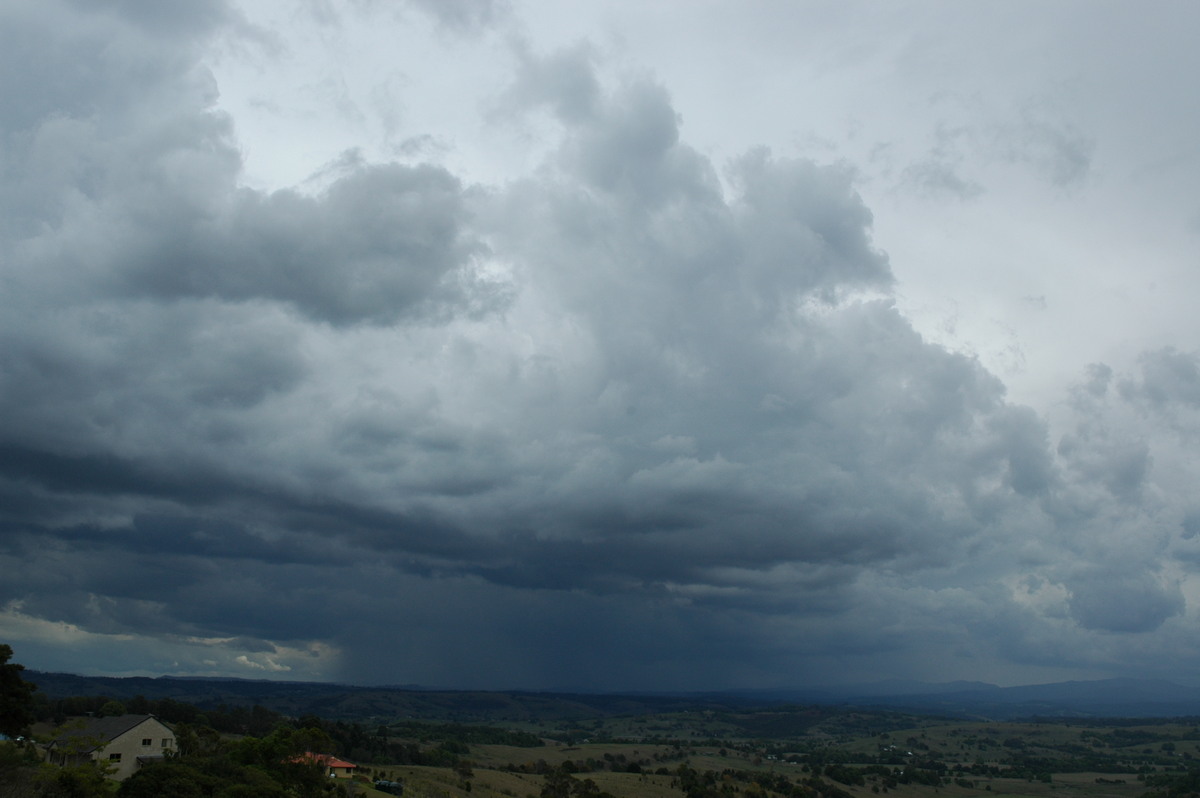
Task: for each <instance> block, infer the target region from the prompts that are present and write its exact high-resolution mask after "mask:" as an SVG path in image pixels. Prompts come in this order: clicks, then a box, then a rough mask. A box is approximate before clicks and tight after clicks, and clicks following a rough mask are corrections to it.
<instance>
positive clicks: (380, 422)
mask: <svg viewBox="0 0 1200 798" xmlns="http://www.w3.org/2000/svg"><path fill="white" fill-rule="evenodd" d="M1197 30H1200V5H1197V4H1194V3H1184V2H1174V3H1168V2H1157V3H1154V2H1151V3H1138V4H1132V3H1123V4H1119V3H1096V2H1092V0H1086V1H1084V0H1079V1H1078V2H1067V1H1064V2H1056V3H1045V2H1042V1H1041V0H1038V2H1011V1H1010V0H1004V2H986V1H985V2H974V3H951V2H940V3H925V2H897V3H876V2H842V1H840V0H839V2H791V1H790V0H789V1H788V2H783V1H782V0H779V1H775V0H761V1H760V2H753V3H729V2H723V3H719V2H696V1H695V0H687V2H685V1H684V0H664V2H656V3H644V2H632V1H630V0H623V1H622V2H612V1H603V0H595V1H589V2H587V3H561V2H551V1H550V0H538V1H537V2H533V1H532V0H531V1H529V2H524V1H521V0H513V1H512V2H499V1H497V2H489V1H488V0H409V2H399V1H398V0H397V2H384V1H383V0H379V1H378V2H372V1H371V0H354V1H351V0H346V2H334V0H307V1H305V0H271V1H270V2H267V1H266V0H243V1H242V2H240V3H238V2H230V3H226V2H218V1H217V0H203V1H202V0H190V1H189V2H187V3H160V2H154V0H108V1H107V2H96V1H95V0H7V2H4V3H3V4H0V136H2V138H0V170H2V173H0V575H2V576H0V640H3V641H4V642H7V643H9V644H11V645H12V646H13V648H14V651H15V657H14V659H16V660H17V661H19V662H22V663H24V664H25V665H27V666H28V667H31V668H36V669H44V670H63V671H72V672H82V673H97V674H114V675H134V674H137V675H145V674H148V675H159V674H179V675H188V674H197V675H232V676H246V677H270V678H285V679H310V680H332V681H342V682H353V683H363V684H379V683H385V684H402V683H410V684H411V683H417V684H424V685H430V686H451V687H482V688H510V687H511V688H533V689H563V688H569V689H603V690H621V689H638V690H655V689H669V690H692V689H716V688H730V687H775V686H803V685H809V684H832V683H844V682H856V681H872V680H878V679H883V678H892V677H896V678H917V679H925V680H930V681H941V680H950V679H979V680H985V681H992V682H996V683H1000V684H1019V683H1031V682H1047V681H1057V680H1063V679H1087V678H1103V677H1108V676H1115V675H1144V676H1155V677H1164V678H1169V679H1174V680H1177V681H1180V682H1184V683H1192V684H1194V683H1196V677H1195V676H1194V674H1195V673H1197V672H1198V668H1200V499H1198V498H1196V497H1195V495H1194V486H1195V484H1196V482H1197V478H1198V477H1200V462H1198V461H1197V459H1196V456H1195V454H1194V453H1195V452H1196V451H1197V448H1196V447H1197V445H1198V444H1200V354H1198V351H1197V347H1198V346H1200V313H1196V312H1195V311H1194V309H1193V304H1194V302H1195V298H1196V297H1197V296H1200V270H1198V268H1197V267H1198V266H1200V263H1198V262H1197V245H1198V244H1200V194H1197V192H1196V189H1195V187H1196V186H1197V185H1200V159H1198V157H1197V155H1198V152H1200V149H1198V146H1197V143H1196V142H1198V141H1200V104H1197V103H1196V102H1195V97H1194V93H1195V89H1194V76H1195V75H1196V74H1200V51H1198V50H1197V48H1196V47H1195V46H1194V42H1195V33H1196V31H1197Z"/></svg>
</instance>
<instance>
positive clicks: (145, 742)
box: [142, 737, 151, 746]
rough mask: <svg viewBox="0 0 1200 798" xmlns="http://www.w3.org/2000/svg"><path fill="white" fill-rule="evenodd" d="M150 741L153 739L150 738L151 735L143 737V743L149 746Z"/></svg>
mask: <svg viewBox="0 0 1200 798" xmlns="http://www.w3.org/2000/svg"><path fill="white" fill-rule="evenodd" d="M150 742H151V740H150V738H149V737H143V738H142V745H147V746H148V745H150Z"/></svg>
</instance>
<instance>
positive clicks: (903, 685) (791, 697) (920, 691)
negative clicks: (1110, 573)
mask: <svg viewBox="0 0 1200 798" xmlns="http://www.w3.org/2000/svg"><path fill="white" fill-rule="evenodd" d="M768 696H769V697H771V698H773V699H775V700H780V701H792V702H799V703H815V704H831V703H832V704H844V705H850V706H863V707H880V708H889V709H899V710H904V711H910V712H921V713H932V714H939V715H950V716H954V717H961V716H972V717H981V718H988V719H992V720H1011V719H1013V718H1026V717H1034V716H1041V717H1081V718H1082V717H1146V718H1150V717H1155V718H1161V717H1177V716H1184V715H1200V689H1198V688H1195V687H1184V686H1181V685H1178V684H1174V683H1172V682H1167V681H1163V680H1161V679H1133V678H1121V679H1100V680H1096V681H1071V682H1055V683H1053V684H1033V685H1023V686H1020V687H998V686H996V685H994V684H987V683H985V682H945V683H939V684H931V683H926V682H905V681H887V682H877V683H874V684H869V685H859V686H855V687H844V688H823V689H817V690H802V689H801V690H779V691H773V692H770V693H765V692H764V693H759V694H758V697H759V698H767V697H768Z"/></svg>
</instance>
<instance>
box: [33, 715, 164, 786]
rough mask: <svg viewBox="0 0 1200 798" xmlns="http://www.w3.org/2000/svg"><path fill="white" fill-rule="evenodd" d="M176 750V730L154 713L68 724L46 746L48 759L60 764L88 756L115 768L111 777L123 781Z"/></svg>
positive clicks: (87, 757) (115, 716) (84, 758)
mask: <svg viewBox="0 0 1200 798" xmlns="http://www.w3.org/2000/svg"><path fill="white" fill-rule="evenodd" d="M175 750H176V743H175V732H173V731H171V730H170V728H168V727H167V726H166V725H165V724H164V723H163V722H162V721H160V720H159V719H158V718H156V717H154V716H153V715H113V716H110V717H107V718H88V719H86V720H85V721H83V722H82V724H79V725H71V726H67V727H65V728H64V730H63V731H62V733H61V734H59V736H58V737H56V738H55V739H54V740H53V741H51V742H50V744H49V745H48V746H46V761H47V762H52V763H54V764H57V765H74V764H79V763H80V762H86V761H87V760H89V759H91V760H96V761H100V762H106V763H108V765H109V766H110V767H112V773H111V775H110V778H114V779H117V780H118V781H123V780H125V779H127V778H129V777H130V776H132V775H133V772H134V771H135V770H137V769H138V768H139V767H141V766H142V765H144V764H145V763H147V762H151V761H154V760H156V759H162V758H163V757H164V756H165V755H166V754H167V753H168V752H173V751H175Z"/></svg>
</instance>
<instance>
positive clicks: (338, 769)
mask: <svg viewBox="0 0 1200 798" xmlns="http://www.w3.org/2000/svg"><path fill="white" fill-rule="evenodd" d="M296 761H298V762H316V763H317V764H318V765H320V766H321V767H322V768H324V770H325V775H326V776H329V777H330V778H344V779H348V778H350V777H351V776H353V775H354V769H355V768H356V767H358V765H355V764H352V763H350V762H347V761H345V760H344V759H338V758H337V757H336V756H330V755H329V754H314V753H313V752H312V751H305V752H304V754H303V755H302V756H298V757H296Z"/></svg>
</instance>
